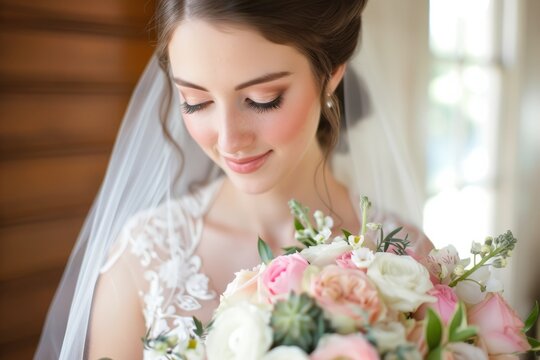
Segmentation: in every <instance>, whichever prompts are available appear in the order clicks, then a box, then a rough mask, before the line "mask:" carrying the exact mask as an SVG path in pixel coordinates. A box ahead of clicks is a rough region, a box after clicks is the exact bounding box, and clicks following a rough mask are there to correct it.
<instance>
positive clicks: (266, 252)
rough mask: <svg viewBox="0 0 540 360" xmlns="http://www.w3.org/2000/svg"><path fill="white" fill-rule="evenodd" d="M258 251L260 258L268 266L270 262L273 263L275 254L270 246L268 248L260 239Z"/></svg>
mask: <svg viewBox="0 0 540 360" xmlns="http://www.w3.org/2000/svg"><path fill="white" fill-rule="evenodd" d="M257 249H258V250H259V257H260V258H261V260H262V262H263V263H265V264H268V263H269V262H270V261H272V259H274V254H272V250H270V246H268V244H266V243H265V242H264V240H263V239H261V238H260V237H259V241H258V242H257Z"/></svg>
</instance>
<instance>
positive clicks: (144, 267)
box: [101, 177, 429, 360]
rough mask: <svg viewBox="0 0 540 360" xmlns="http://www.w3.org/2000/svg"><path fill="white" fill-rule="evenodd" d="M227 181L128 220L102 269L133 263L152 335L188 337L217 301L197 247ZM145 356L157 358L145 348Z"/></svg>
mask: <svg viewBox="0 0 540 360" xmlns="http://www.w3.org/2000/svg"><path fill="white" fill-rule="evenodd" d="M222 183H223V177H222V178H219V179H217V180H215V181H214V182H212V183H210V184H209V185H207V186H204V187H201V188H198V189H196V190H195V191H193V192H191V193H190V194H189V195H185V196H183V197H182V198H180V199H176V200H171V201H170V202H169V203H165V204H162V205H161V206H159V207H156V208H152V209H148V210H145V211H143V212H140V213H138V214H137V215H135V216H134V217H133V218H131V219H130V221H129V222H128V223H127V224H126V225H125V226H124V228H123V230H122V232H121V235H120V237H119V241H118V242H117V244H115V246H114V249H113V251H112V252H111V254H112V255H111V256H110V257H109V259H108V261H107V263H106V264H105V265H104V266H103V267H102V269H101V273H102V274H103V273H106V272H107V271H109V270H110V269H111V268H112V267H114V266H116V265H117V264H118V263H120V262H121V263H122V266H126V264H127V266H129V268H130V273H131V276H132V279H135V280H134V282H135V283H137V284H138V290H139V291H138V292H139V296H140V297H141V304H142V306H143V309H142V313H143V316H144V320H145V325H146V329H150V333H149V335H150V337H156V336H157V335H159V334H162V333H164V332H167V333H169V334H171V335H176V336H178V338H179V339H187V338H188V337H189V335H190V334H191V333H192V332H193V330H194V322H193V319H192V315H193V314H194V313H195V312H196V311H197V310H200V309H202V308H203V307H205V306H213V307H215V306H216V305H217V299H218V295H219V294H217V293H216V292H215V291H214V290H213V289H212V287H211V281H210V279H209V278H208V277H207V276H206V275H205V274H204V273H202V272H201V266H202V261H203V259H201V258H200V257H199V256H198V255H196V250H197V245H198V244H199V242H200V240H201V234H202V230H203V226H204V223H203V219H204V215H205V214H206V212H207V211H208V210H209V207H210V205H211V203H212V200H213V198H214V196H215V195H216V194H217V192H218V190H219V189H220V186H221V184H222ZM372 214H373V216H372V217H371V219H370V221H376V222H382V221H381V220H384V222H383V223H384V225H385V228H387V229H390V230H393V229H394V228H396V227H397V226H398V225H400V226H402V225H403V224H399V222H398V221H397V220H396V218H394V217H389V216H385V217H384V219H383V217H381V216H378V215H377V214H376V213H374V212H372ZM359 216H360V214H359ZM170 217H172V219H171V218H170ZM171 224H173V225H171ZM406 231H407V232H408V233H409V239H411V240H412V241H411V242H412V243H413V249H415V250H416V251H424V250H423V249H418V246H423V245H425V246H429V245H428V244H429V241H427V239H425V238H424V235H423V234H422V233H421V232H418V231H417V229H416V228H414V227H411V226H407V227H406ZM414 245H416V246H414ZM238 270H240V269H238ZM232 275H233V274H231V279H232ZM143 335H144V334H141V337H142V336H143ZM144 359H145V360H148V359H158V358H156V355H155V353H153V352H151V351H147V350H145V352H144Z"/></svg>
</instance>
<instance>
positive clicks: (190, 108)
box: [180, 101, 210, 114]
mask: <svg viewBox="0 0 540 360" xmlns="http://www.w3.org/2000/svg"><path fill="white" fill-rule="evenodd" d="M208 104H210V101H207V102H203V103H200V104H195V105H190V104H188V103H187V102H184V103H182V104H181V105H180V107H181V108H182V112H183V113H184V114H193V113H195V112H197V111H200V110H202V109H204V108H205V107H206V106H207V105H208Z"/></svg>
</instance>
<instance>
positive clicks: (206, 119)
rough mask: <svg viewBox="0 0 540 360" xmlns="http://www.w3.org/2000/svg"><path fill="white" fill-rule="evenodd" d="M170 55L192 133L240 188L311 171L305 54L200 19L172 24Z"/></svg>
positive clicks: (312, 127) (311, 104) (262, 187)
mask: <svg viewBox="0 0 540 360" xmlns="http://www.w3.org/2000/svg"><path fill="white" fill-rule="evenodd" d="M169 56H170V61H171V68H172V74H173V77H174V81H175V83H176V85H177V87H178V90H179V96H180V101H181V104H182V113H183V119H184V122H185V125H186V127H187V129H188V131H189V133H190V134H191V136H192V137H193V139H194V140H195V141H196V142H197V143H198V144H199V146H200V147H201V148H202V149H203V150H204V152H205V153H206V154H207V155H208V156H209V157H210V158H211V159H212V160H213V161H214V162H215V163H216V164H217V165H218V166H220V167H221V168H222V169H223V170H224V171H225V173H226V174H227V176H228V178H229V179H230V180H231V181H232V182H233V183H234V184H235V186H236V187H237V188H239V189H241V190H242V191H245V192H247V193H251V194H258V193H264V192H266V191H268V190H270V189H273V188H276V187H278V188H279V187H283V186H287V184H290V183H291V181H292V182H294V181H298V179H299V176H306V175H308V176H310V177H311V176H313V173H309V174H306V173H305V172H306V171H308V170H309V169H312V168H314V166H316V165H317V164H318V163H319V162H320V160H321V151H320V148H319V145H318V143H317V140H316V136H315V135H316V131H317V126H318V122H319V115H320V101H319V89H318V86H317V84H316V82H315V78H314V76H313V73H312V71H311V68H310V64H309V62H308V60H307V58H306V57H305V56H303V55H302V54H301V53H299V52H298V51H297V50H296V49H294V48H292V47H290V46H285V45H278V44H275V43H272V42H270V41H268V40H266V39H265V38H264V37H262V36H261V35H259V34H258V33H257V32H255V31H253V30H249V29H248V28H243V27H230V26H226V27H216V26H214V25H212V24H210V23H208V22H206V21H203V20H187V21H184V22H183V23H182V24H181V25H180V26H179V27H178V28H177V29H176V30H175V32H174V33H173V36H172V39H171V42H170V44H169ZM309 171H311V170H309Z"/></svg>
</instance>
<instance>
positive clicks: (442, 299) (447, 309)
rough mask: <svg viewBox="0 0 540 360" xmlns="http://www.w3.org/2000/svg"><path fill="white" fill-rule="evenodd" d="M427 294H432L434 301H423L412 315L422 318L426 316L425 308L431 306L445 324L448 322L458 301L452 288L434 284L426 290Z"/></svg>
mask: <svg viewBox="0 0 540 360" xmlns="http://www.w3.org/2000/svg"><path fill="white" fill-rule="evenodd" d="M428 295H431V296H434V297H435V298H436V299H437V301H436V302H434V303H424V304H422V305H421V306H420V307H419V308H418V310H417V311H416V313H415V315H414V317H415V318H416V319H419V320H421V319H423V318H424V317H425V316H426V311H427V308H428V307H430V308H432V309H433V310H434V311H435V312H436V313H437V314H438V315H439V316H440V317H441V319H442V321H443V322H444V323H445V324H448V321H450V318H451V317H452V315H453V314H454V312H455V311H456V305H457V303H458V301H459V299H458V297H457V295H456V293H455V292H454V289H452V288H451V287H449V286H448V285H441V284H436V285H435V287H434V288H433V289H431V290H429V291H428Z"/></svg>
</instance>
